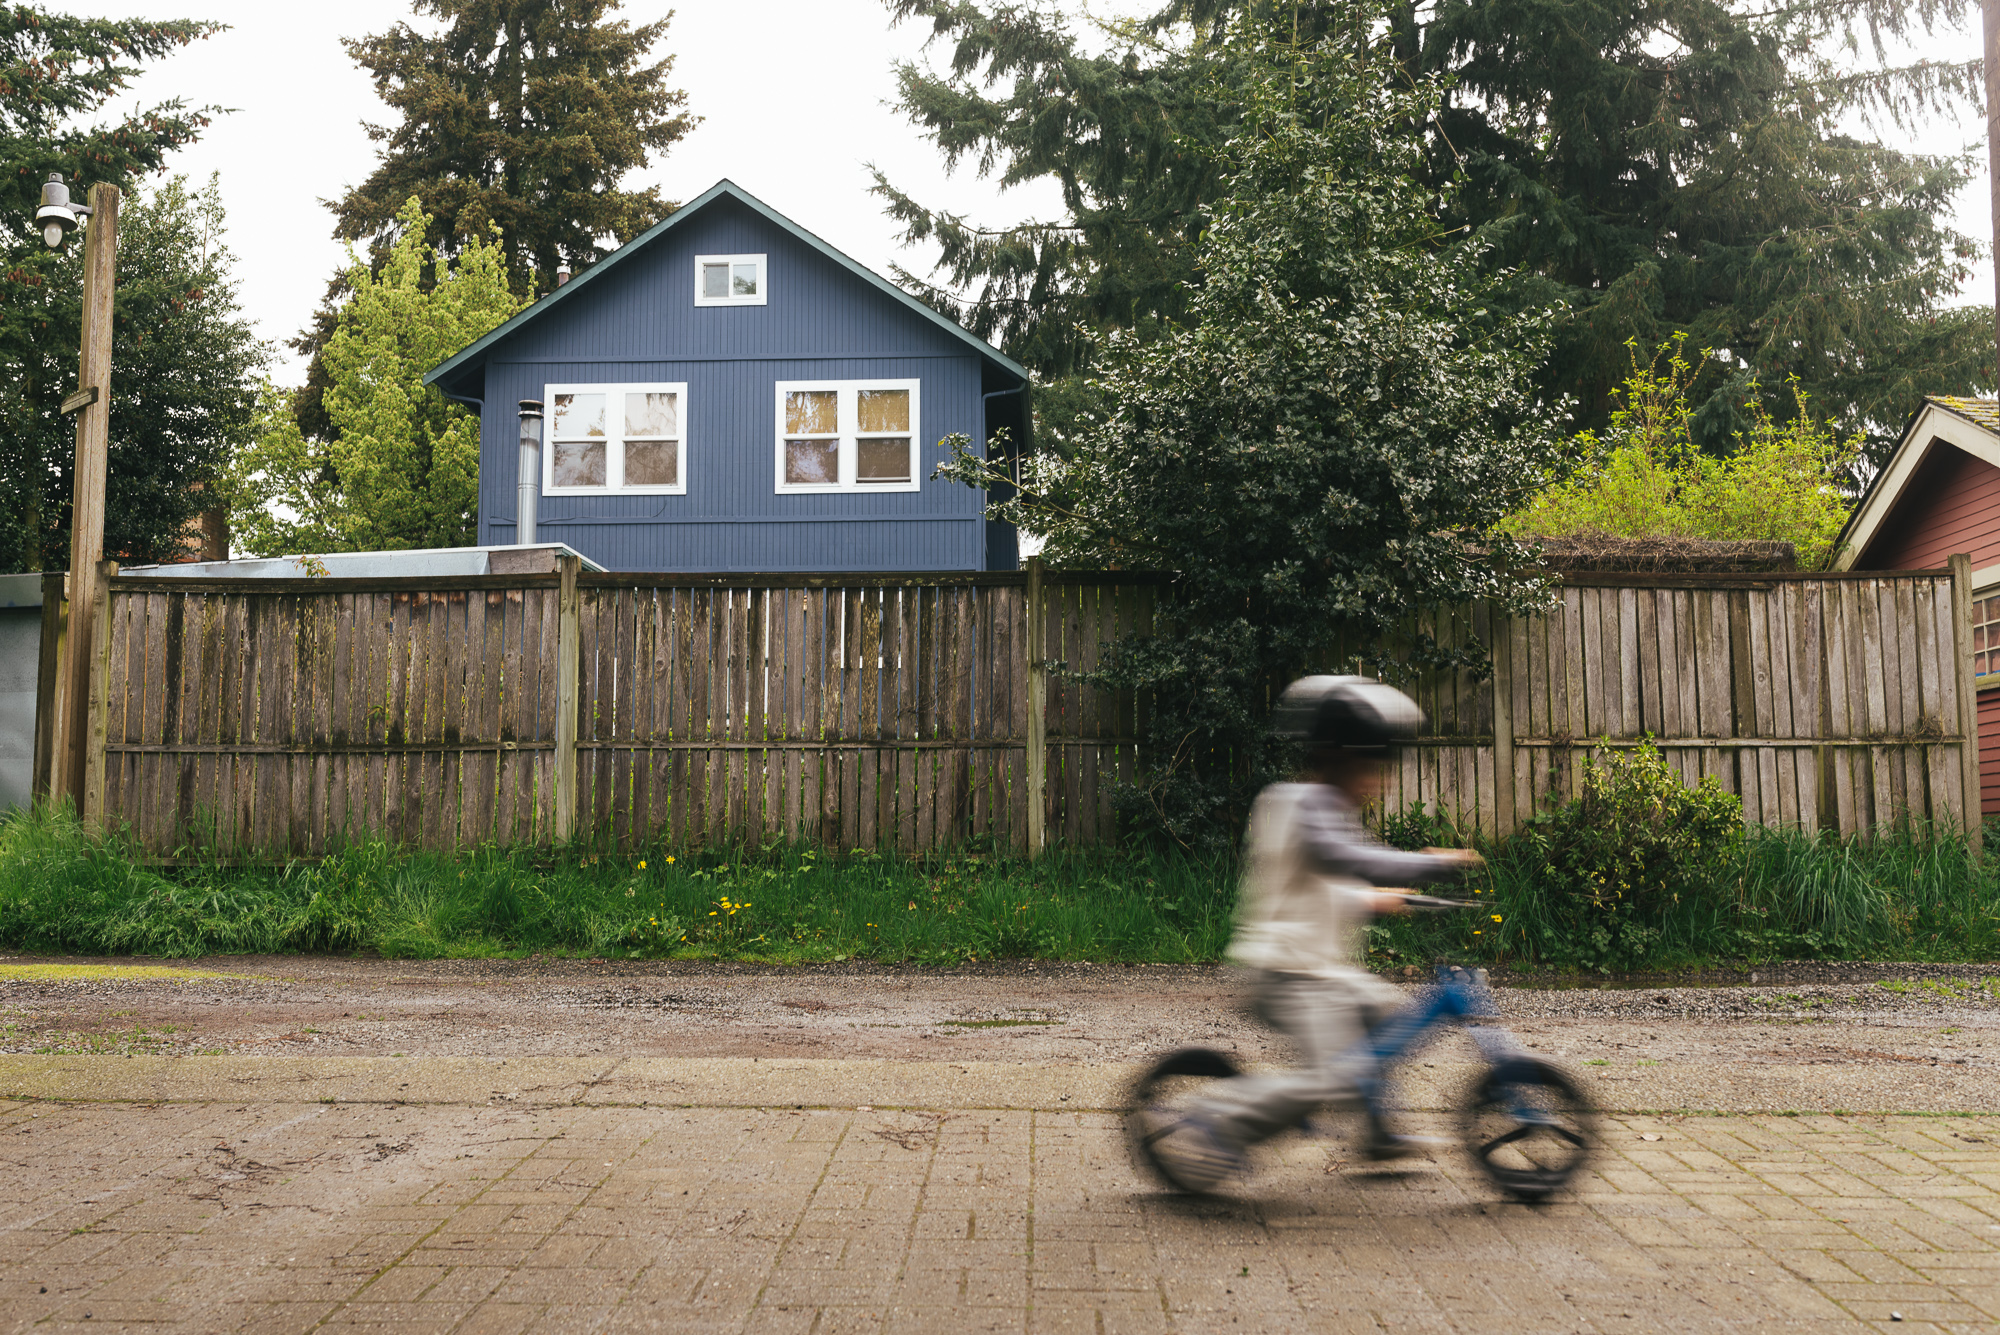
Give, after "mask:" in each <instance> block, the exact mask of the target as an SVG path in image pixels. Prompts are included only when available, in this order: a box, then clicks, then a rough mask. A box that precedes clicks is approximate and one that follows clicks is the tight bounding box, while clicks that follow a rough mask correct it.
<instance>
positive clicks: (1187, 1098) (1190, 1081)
mask: <svg viewBox="0 0 2000 1335" xmlns="http://www.w3.org/2000/svg"><path fill="white" fill-rule="evenodd" d="M1240 1074H1242V1068H1241V1067H1239V1066H1238V1065H1237V1064H1236V1063H1235V1062H1234V1061H1232V1060H1231V1059H1230V1058H1229V1056H1228V1054H1226V1053H1221V1052H1217V1051H1215V1050H1214V1049H1213V1048H1180V1049H1177V1050H1176V1051H1173V1052H1169V1053H1168V1054H1167V1055H1166V1056H1164V1057H1162V1058H1160V1059H1159V1060H1158V1061H1156V1062H1154V1063H1153V1064H1152V1065H1151V1066H1149V1067H1148V1068H1146V1073H1145V1074H1144V1075H1142V1076H1140V1077H1139V1079H1138V1080H1137V1081H1136V1082H1134V1083H1133V1086H1132V1092H1131V1094H1130V1095H1129V1096H1128V1098H1127V1101H1126V1106H1125V1140H1126V1143H1127V1144H1128V1145H1129V1146H1130V1147H1131V1150H1132V1159H1133V1164H1134V1166H1135V1167H1137V1168H1138V1169H1139V1170H1140V1171H1141V1172H1144V1173H1147V1174H1149V1175H1151V1176H1152V1177H1155V1178H1157V1179H1158V1180H1160V1181H1161V1182H1163V1183H1165V1184H1166V1185H1168V1186H1171V1187H1175V1188H1176V1189H1177V1190H1178V1189H1179V1184H1178V1183H1176V1182H1175V1180H1174V1177H1173V1175H1172V1174H1171V1173H1169V1172H1168V1171H1167V1170H1166V1169H1165V1168H1164V1167H1163V1166H1162V1165H1161V1163H1160V1160H1159V1158H1158V1156H1157V1155H1156V1154H1155V1153H1154V1149H1153V1145H1154V1142H1156V1141H1157V1140H1159V1139H1160V1138H1161V1137H1162V1136H1164V1135H1166V1134H1167V1132H1169V1131H1171V1130H1172V1129H1173V1128H1174V1126H1175V1124H1176V1123H1177V1122H1178V1121H1179V1120H1180V1116H1181V1112H1182V1110H1183V1109H1184V1108H1185V1107H1186V1106H1187V1104H1189V1103H1190V1102H1192V1101H1193V1100H1194V1099H1196V1098H1198V1097H1199V1096H1200V1095H1201V1093H1202V1091H1203V1090H1205V1089H1206V1088H1208V1087H1209V1086H1210V1085H1212V1084H1214V1083H1215V1082H1216V1081H1218V1080H1227V1079H1229V1078H1230V1077H1231V1076H1235V1075H1240Z"/></svg>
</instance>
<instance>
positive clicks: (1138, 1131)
mask: <svg viewBox="0 0 2000 1335" xmlns="http://www.w3.org/2000/svg"><path fill="white" fill-rule="evenodd" d="M1409 899H1410V907H1412V908H1414V909H1421V910H1431V911H1442V910H1446V909H1457V908H1463V907H1466V906H1465V905H1464V904H1462V903H1461V902H1459V901H1457V900H1448V899H1430V898H1428V897H1427V896H1422V895H1412V896H1410V897H1409ZM1437 977H1438V986H1437V987H1436V988H1435V989H1434V990H1432V991H1431V992H1429V993H1428V994H1427V995H1425V996H1423V997H1420V998H1418V999H1417V1000H1416V1001H1414V1002H1412V1003H1411V1004H1410V1005H1408V1006H1406V1007H1404V1008H1403V1009H1402V1010H1400V1011H1398V1012H1396V1013H1395V1014H1394V1015H1392V1016H1390V1017H1389V1018H1388V1019H1387V1020H1385V1021H1384V1022H1383V1023H1382V1024H1381V1025H1380V1026H1378V1027H1377V1028H1376V1029H1375V1030H1374V1032H1372V1033H1370V1034H1369V1035H1368V1036H1367V1037H1366V1038H1364V1039H1362V1040H1361V1041H1360V1042H1359V1043H1358V1044H1356V1045H1355V1047H1354V1048H1353V1049H1351V1050H1350V1052H1349V1053H1348V1054H1347V1056H1346V1057H1343V1058H1342V1061H1343V1062H1345V1061H1347V1060H1348V1059H1349V1058H1352V1057H1360V1058H1364V1059H1365V1060H1366V1063H1367V1064H1366V1066H1365V1068H1364V1069H1370V1070H1372V1071H1373V1072H1374V1075H1373V1077H1372V1078H1370V1079H1366V1080H1364V1081H1363V1082H1362V1095H1363V1097H1364V1098H1365V1099H1366V1100H1367V1101H1368V1102H1369V1103H1370V1104H1371V1105H1375V1106H1378V1107H1379V1104H1380V1100H1381V1098H1382V1094H1383V1087H1384V1084H1385V1083H1386V1081H1385V1076H1386V1073H1387V1071H1388V1069H1389V1068H1390V1067H1391V1066H1392V1065H1394V1063H1395V1062H1396V1061H1397V1060H1398V1059H1400V1058H1401V1057H1403V1056H1405V1055H1406V1054H1407V1053H1408V1052H1409V1051H1410V1050H1411V1049H1412V1048H1414V1047H1415V1046H1416V1045H1417V1044H1418V1043H1419V1042H1421V1041H1422V1040H1423V1039H1425V1038H1427V1037H1428V1036H1429V1035H1430V1033H1431V1031H1432V1030H1434V1029H1437V1028H1439V1027H1442V1026H1444V1025H1446V1024H1460V1025H1463V1026H1464V1027H1465V1028H1466V1029H1467V1030H1469V1032H1470V1033H1471V1036H1472V1040H1473V1043H1474V1044H1475V1045H1476V1046H1477V1047H1478V1049H1479V1054H1480V1056H1481V1057H1483V1058H1484V1059H1485V1061H1486V1069H1485V1070H1484V1071H1483V1072H1482V1073H1481V1074H1480V1076H1479V1078H1478V1079H1477V1080H1475V1081H1474V1082H1473V1085H1472V1088H1471V1090H1470V1092H1469V1095H1468V1097H1467V1100H1466V1103H1465V1106H1464V1107H1462V1108H1461V1109H1460V1110H1459V1135H1460V1139H1461V1141H1462V1142H1463V1144H1464V1146H1465V1148H1466V1150H1467V1151H1468V1152H1469V1153H1470V1154H1471V1155H1472V1157H1473V1159H1474V1160H1475V1161H1476V1162H1477V1163H1478V1165H1479V1167H1480V1169H1481V1170H1482V1171H1483V1172H1484V1173H1485V1174H1486V1176H1487V1177H1488V1178H1489V1179H1490V1180H1491V1181H1492V1182H1493V1184H1494V1185H1495V1186H1497V1187H1499V1188H1500V1190H1501V1191H1503V1192H1505V1193H1506V1194H1507V1195H1509V1196H1511V1197H1513V1198H1514V1199H1515V1200H1519V1201H1527V1202H1538V1201H1545V1200H1547V1199H1548V1198H1549V1197H1551V1196H1553V1195H1554V1194H1555V1193H1557V1192H1558V1191H1561V1190H1562V1189H1563V1188H1564V1187H1565V1186H1567V1185H1568V1184H1569V1182H1570V1180H1571V1179H1572V1178H1574V1177H1575V1176H1576V1174H1577V1173H1578V1172H1579V1171H1580V1170H1581V1169H1582V1168H1583V1166H1584V1164H1585V1163H1586V1162H1587V1161H1588V1159H1589V1157H1590V1154H1591V1151H1592V1149H1593V1148H1594V1147H1595V1144H1596V1139H1597V1109H1596V1108H1595V1107H1594V1106H1593V1105H1592V1104H1591V1102H1590V1099H1589V1096H1587V1095H1586V1094H1585V1093H1584V1092H1583V1090H1582V1088H1581V1087H1580V1086H1579V1085H1578V1083H1577V1081H1576V1080H1575V1078H1574V1077H1572V1076H1571V1075H1570V1074H1569V1073H1568V1072H1566V1071H1564V1070H1563V1069H1562V1068H1561V1067H1559V1066H1557V1065H1555V1064H1554V1063H1553V1062H1550V1061H1547V1060H1545V1059H1543V1058H1541V1057H1536V1056H1532V1055H1530V1054H1528V1053H1526V1052H1523V1051H1522V1050H1521V1049H1520V1048H1519V1047H1518V1046H1517V1045H1516V1044H1515V1043H1514V1040H1513V1037H1512V1036H1511V1035H1510V1034H1508V1032H1507V1031H1506V1030H1505V1029H1503V1028H1501V1027H1500V1026H1499V1025H1498V1024H1494V1023H1486V1024H1476V1025H1475V1024H1468V1023H1467V1021H1470V1020H1488V1021H1491V1020H1493V1019H1495V1018H1496V1017H1497V1015H1498V1009H1497V1008H1496V1007H1495V1005H1494V1003H1493V992H1492V989H1491V988H1490V987H1489V986H1488V984H1487V978H1486V971H1485V970H1484V969H1477V970H1473V971H1467V970H1466V969H1464V968H1461V967H1460V966H1458V965H1455V964H1445V963H1440V964H1439V965H1438V966H1437ZM1357 1065H1360V1063H1357ZM1241 1073H1242V1071H1241V1068H1240V1067H1238V1066H1237V1065H1236V1063H1235V1062H1234V1061H1233V1060H1231V1059H1230V1057H1229V1056H1228V1055H1227V1054H1226V1053H1222V1052H1217V1051H1215V1050H1214V1049H1212V1048H1181V1049H1178V1050H1177V1051H1174V1052H1170V1053H1168V1054H1167V1055H1166V1056H1164V1057H1162V1058H1160V1059H1159V1060H1158V1061H1156V1062H1155V1063H1154V1064H1153V1065H1152V1066H1151V1067H1150V1068H1149V1069H1148V1070H1147V1071H1146V1073H1145V1074H1144V1075H1143V1076H1141V1077H1140V1078H1139V1080H1138V1082H1137V1084H1136V1085H1134V1087H1133V1090H1132V1096H1131V1101H1130V1105H1129V1107H1128V1109H1127V1112H1126V1117H1125V1122H1126V1130H1127V1135H1128V1138H1129V1140H1130V1142H1131V1144H1132V1146H1133V1149H1134V1150H1135V1157H1136V1158H1137V1159H1138V1160H1139V1162H1140V1163H1141V1165H1142V1166H1144V1167H1145V1168H1146V1169H1147V1170H1148V1171H1149V1172H1151V1173H1152V1174H1154V1175H1155V1176H1157V1177H1159V1178H1160V1179H1161V1180H1162V1181H1166V1182H1169V1184H1171V1179H1169V1178H1168V1177H1167V1174H1166V1173H1165V1172H1163V1171H1162V1170H1161V1168H1160V1166H1159V1164H1158V1162H1157V1160H1156V1159H1155V1158H1154V1153H1153V1148H1152V1144H1153V1141H1155V1140H1157V1139H1159V1138H1160V1137H1161V1136H1162V1135H1164V1134H1166V1132H1167V1131H1168V1130H1169V1129H1171V1127H1172V1125H1173V1118H1174V1112H1173V1109H1174V1106H1175V1105H1176V1104H1178V1103H1181V1102H1184V1101H1185V1100H1186V1099H1188V1098H1189V1097H1192V1096H1194V1095H1196V1094H1198V1093H1199V1092H1200V1091H1201V1089H1202V1087H1203V1086H1205V1085H1207V1084H1208V1083H1209V1082H1211V1081H1214V1080H1226V1079H1229V1078H1230V1077H1232V1076H1236V1075H1239V1074H1241ZM1301 1125H1302V1126H1303V1127H1309V1124H1308V1123H1302V1124H1301Z"/></svg>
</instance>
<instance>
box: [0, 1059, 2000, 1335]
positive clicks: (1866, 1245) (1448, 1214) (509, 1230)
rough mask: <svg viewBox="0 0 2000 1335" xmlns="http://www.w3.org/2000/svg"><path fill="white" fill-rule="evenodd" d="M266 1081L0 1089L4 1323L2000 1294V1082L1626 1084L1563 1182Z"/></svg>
mask: <svg viewBox="0 0 2000 1335" xmlns="http://www.w3.org/2000/svg"><path fill="white" fill-rule="evenodd" d="M107 1060H109V1059H107ZM107 1069H109V1070H112V1071H113V1072H114V1073H115V1072H116V1071H117V1070H118V1069H119V1068H118V1067H116V1066H115V1065H113V1066H109V1067H107ZM230 1069H233V1068H221V1070H220V1072H219V1074H218V1077H217V1078H218V1079H220V1080H221V1081H222V1083H224V1084H226V1083H227V1082H228V1080H229V1079H231V1078H234V1077H231V1076H230V1075H229V1074H228V1072H229V1070H230ZM242 1080H243V1084H244V1087H245V1089H246V1091H248V1092H246V1093H245V1094H244V1095H243V1096H241V1101H231V1100H230V1099H227V1098H218V1097H212V1098H201V1099H191V1100H188V1101H181V1102H153V1103H142V1102H136V1101H120V1100H115V1099H114V1100H107V1101H99V1102H77V1101H70V1102H61V1101H53V1100H18V1101H13V1102H0V1330H9V1331H11V1330H26V1329H28V1328H30V1327H33V1328H34V1329H36V1330H49V1331H55V1330H88V1331H93V1332H101V1331H103V1330H104V1329H106V1328H107V1326H109V1327H113V1328H122V1327H126V1326H137V1325H139V1324H141V1323H145V1324H146V1325H147V1326H149V1327H150V1328H155V1329H157V1328H159V1327H160V1326H162V1325H164V1324H177V1325H178V1326H179V1327H180V1328H182V1329H188V1330H203V1331H211V1330H212V1331H236V1330H241V1331H258V1332H264V1331H269V1332H283V1331H305V1330H311V1329H315V1328H326V1329H336V1328H337V1329H340V1330H347V1329H351V1328H362V1327H372V1328H375V1329H378V1330H385V1331H386V1330H395V1331H405V1332H416V1331H459V1332H466V1333H467V1335H473V1333H475V1332H476V1333H478V1335H507V1333H508V1332H514V1331H526V1330H536V1331H570V1330H578V1331H582V1330H592V1331H623V1330H633V1329H645V1330H668V1331H686V1332H707V1331H718V1332H720V1331H729V1332H745V1333H746V1335H777V1333H779V1332H797V1333H798V1335H844V1333H845V1332H860V1331H869V1332H877V1331H880V1332H891V1331H946V1332H951V1333H952V1335H960V1333H961V1332H964V1333H969V1332H975V1331H1018V1332H1027V1331H1038V1332H1039V1331H1064V1332H1069V1331H1075V1332H1083V1333H1084V1335H1115V1333H1116V1332H1125V1331H1134V1332H1138V1331H1182V1332H1199V1331H1228V1332H1243V1331H1258V1332H1266V1331H1293V1330H1298V1331H1308V1330H1309V1331H1373V1330H1378V1329H1386V1330H1410V1331H1446V1330H1478V1331H1486V1332H1491V1331H1496V1330H1499V1331H1513V1330H1534V1331H1566V1330H1575V1331H1626V1330H1634V1331H1638V1330H1643V1331H1660V1330H1689V1331H1717V1330H1736V1329H1744V1330H1749V1329H1757V1330H1767V1329H1769V1330H1777V1329H1784V1330H1801V1331H1819V1330H1825V1331H1833V1330H1842V1331H1848V1330H1852V1329H1854V1328H1855V1327H1856V1326H1857V1325H1858V1324H1861V1323H1869V1322H1873V1323H1879V1324H1881V1325H1883V1326H1884V1327H1888V1326H1889V1325H1891V1324H1893V1325H1894V1328H1895V1329H1897V1330H1899V1331H1917V1330H1972V1329H1975V1328H1977V1329H1980V1330H1987V1329H1990V1328H1991V1327H1992V1324H1993V1322H1994V1319H1995V1318H1996V1317H2000V1117H1914V1116H1882V1115H1870V1116H1834V1115H1803V1116H1763V1115H1728V1116H1676V1117H1663V1118H1662V1117H1634V1116H1627V1117H1613V1118H1609V1119H1607V1121H1606V1124H1605V1130H1606V1145H1605V1147H1604V1150H1603V1152H1602V1153H1601V1155H1600V1156H1599V1158H1598V1159H1597V1161H1596V1164H1595V1172H1594V1173H1593V1175H1592V1176H1591V1177H1590V1179H1589V1180H1588V1181H1587V1182H1585V1183H1583V1184H1582V1189H1581V1190H1580V1191H1579V1192H1578V1193H1577V1194H1576V1195H1574V1196H1573V1197H1571V1198H1568V1199H1565V1200H1563V1201H1561V1202H1559V1203H1556V1204H1553V1205H1550V1206H1547V1207H1543V1208H1538V1209H1531V1208H1527V1207H1523V1206H1518V1205H1510V1204H1505V1203H1502V1202H1501V1201H1499V1200H1498V1199H1497V1198H1496V1197H1495V1195H1494V1194H1493V1192H1492V1191H1491V1190H1490V1189H1488V1187H1487V1186H1486V1185H1485V1183H1484V1182H1483V1180H1481V1179H1480V1178H1479V1177H1478V1176H1477V1175H1476V1173H1475V1172H1474V1171H1473V1170H1472V1169H1471V1168H1470V1166H1469V1164H1468V1163H1467V1162H1466V1161H1465V1160H1464V1159H1463V1158H1462V1157H1461V1156H1459V1155H1458V1154H1457V1153H1456V1152H1452V1151H1445V1150H1440V1151H1438V1152H1437V1153H1436V1154H1435V1155H1434V1161H1432V1162H1419V1163H1417V1164H1415V1165H1413V1166H1409V1167H1406V1168H1405V1167H1402V1166H1399V1168H1398V1170H1397V1171H1383V1170H1370V1169H1363V1168H1361V1167H1359V1166H1357V1165H1355V1164H1352V1163H1349V1162H1343V1159H1342V1156H1343V1153H1344V1142H1342V1141H1341V1140H1339V1139H1337V1138H1332V1139H1326V1140H1305V1139H1291V1140H1287V1141H1285V1142H1283V1143H1281V1144H1280V1145H1279V1146H1278V1147H1276V1148H1275V1149H1274V1150H1273V1152H1272V1156H1271V1161H1270V1162H1268V1163H1267V1165H1266V1168H1265V1171H1264V1173H1263V1175H1262V1176H1261V1177H1260V1179H1259V1188H1260V1190H1259V1191H1258V1192H1257V1193H1256V1195H1255V1198H1254V1199H1253V1198H1252V1197H1250V1196H1248V1195H1246V1196H1245V1197H1244V1198H1242V1199H1240V1200H1234V1201H1225V1202H1190V1201H1185V1200H1179V1199H1175V1198H1171V1197H1166V1196H1162V1195H1159V1194H1157V1193H1155V1192H1153V1191H1152V1190H1151V1189H1150V1188H1149V1187H1148V1186H1147V1184H1145V1183H1144V1182H1142V1181H1141V1180H1140V1179H1139V1178H1137V1177H1136V1176H1135V1175H1134V1173H1133V1171H1132V1169H1131V1167H1130V1166H1129V1164H1128V1163H1127V1161H1126V1158H1125V1154H1124V1150H1123V1146H1122V1143H1121V1141H1120V1138H1119V1133H1118V1128H1117V1122H1116V1119H1115V1117H1114V1116H1112V1115H1111V1114H1109V1113H1107V1112H1103V1111H1071V1110H1067V1109H1062V1108H1053V1109H1046V1108H1045V1109H1036V1108H1001V1109H994V1108H986V1109H981V1108H978V1107H974V1106H964V1107H958V1108H934V1109H928V1110H925V1109H878V1108H863V1109H857V1108H855V1107H852V1106H847V1107H842V1106H821V1107H811V1106H807V1107H796V1106H786V1107H782V1108H771V1107H763V1108H758V1107H718V1106H659V1105H654V1106H643V1107H642V1106H616V1105H589V1104H585V1103H581V1102H576V1101H565V1102H551V1103H548V1104H544V1105H541V1106H529V1105H527V1104H519V1103H515V1104H504V1103H503V1104H501V1105H500V1106H492V1105H489V1104H487V1103H485V1102H484V1099H485V1092H484V1091H481V1093H480V1099H479V1100H478V1101H474V1100H467V1101H465V1102H463V1103H452V1102H448V1101H446V1102H435V1103H425V1104H395V1103H391V1102H372V1103H349V1102H334V1101H331V1100H329V1101H324V1102H321V1101H304V1100H301V1099H299V1096H298V1095H297V1094H290V1095H287V1094H285V1093H283V1092H282V1091H277V1092H274V1091H272V1090H271V1089H269V1088H267V1087H264V1086H262V1085H259V1084H258V1082H257V1080H256V1079H255V1078H254V1075H246V1076H243V1077H242ZM826 1083H827V1089H826V1091H825V1097H826V1098H827V1099H828V1100H829V1101H830V1102H832V1103H835V1104H837V1103H838V1100H839V1096H840V1093H841V1090H840V1089H839V1088H838V1084H839V1082H838V1081H837V1080H835V1079H833V1078H832V1077H829V1078H828V1080H827V1082H826ZM1058 1097H1059V1096H1051V1102H1054V1101H1056V1099H1057V1098H1058ZM290 1100H298V1101H290ZM962 1102H965V1103H967V1104H971V1103H972V1102H974V1100H970V1099H968V1100H962ZM1411 1122H1412V1124H1413V1125H1412V1129H1414V1130H1419V1131H1423V1130H1427V1129H1428V1130H1430V1131H1431V1132H1432V1133H1434V1134H1439V1133H1444V1132H1446V1131H1447V1130H1448V1125H1447V1123H1446V1121H1445V1119H1444V1118H1443V1117H1442V1116H1440V1115H1436V1114H1418V1115H1413V1116H1412V1118H1411ZM1897 1317H1900V1318H1901V1319H1900V1320H1897V1319H1896V1318H1897Z"/></svg>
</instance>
